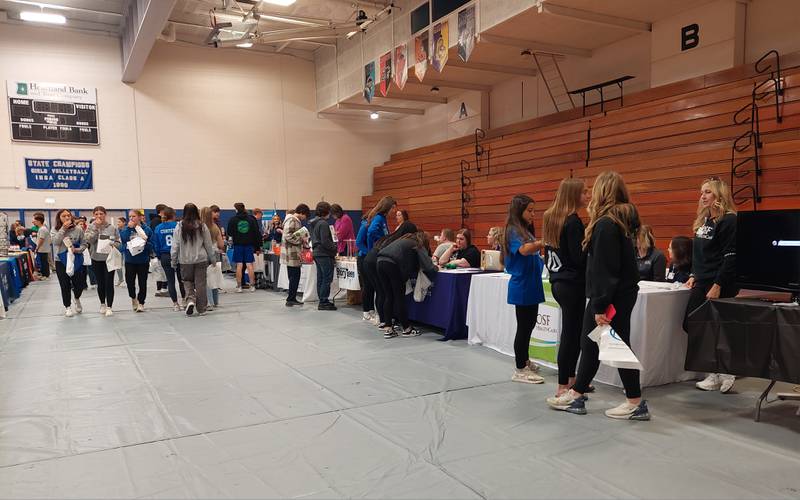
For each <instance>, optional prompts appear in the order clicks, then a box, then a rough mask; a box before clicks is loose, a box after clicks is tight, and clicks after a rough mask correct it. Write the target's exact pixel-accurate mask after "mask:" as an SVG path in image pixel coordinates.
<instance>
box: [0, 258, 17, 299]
mask: <svg viewBox="0 0 800 500" xmlns="http://www.w3.org/2000/svg"><path fill="white" fill-rule="evenodd" d="M0 261H2V262H3V263H5V264H6V266H7V271H6V276H7V277H8V291H9V296H8V297H9V300H11V301H12V302H13V301H14V300H15V299H16V298H17V297H19V296H20V294H21V293H22V274H21V273H20V271H19V262H18V261H17V258H16V257H4V258H2V259H0Z"/></svg>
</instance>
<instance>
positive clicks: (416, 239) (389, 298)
mask: <svg viewBox="0 0 800 500" xmlns="http://www.w3.org/2000/svg"><path fill="white" fill-rule="evenodd" d="M420 270H421V271H422V272H424V273H425V275H426V276H427V277H428V279H430V280H433V279H435V277H436V272H437V271H438V268H437V267H436V266H435V265H434V264H433V260H432V259H431V253H430V241H429V239H428V235H427V234H426V233H424V232H417V233H413V234H406V235H404V236H402V237H401V238H400V239H398V240H396V241H394V242H392V243H390V244H389V245H386V246H385V247H383V249H381V251H380V252H379V253H378V278H379V279H380V281H381V282H382V283H383V284H384V287H385V292H386V295H385V299H384V303H383V313H384V315H385V317H386V320H387V322H388V321H391V320H393V319H394V320H395V322H396V325H397V326H398V328H399V332H398V331H396V330H395V329H394V328H392V327H387V328H385V329H384V334H383V337H384V338H385V339H390V338H393V337H397V335H398V334H399V335H401V336H403V337H416V336H418V335H419V331H417V330H416V329H415V328H412V327H411V322H409V320H408V307H407V305H406V282H407V281H408V280H410V279H412V278H416V277H417V275H418V274H419V272H420Z"/></svg>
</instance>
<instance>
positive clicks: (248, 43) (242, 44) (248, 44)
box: [236, 42, 253, 49]
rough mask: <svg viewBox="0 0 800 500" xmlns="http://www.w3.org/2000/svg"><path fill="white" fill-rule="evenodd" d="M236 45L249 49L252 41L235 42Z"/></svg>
mask: <svg viewBox="0 0 800 500" xmlns="http://www.w3.org/2000/svg"><path fill="white" fill-rule="evenodd" d="M236 46H237V47H239V48H242V49H249V48H250V47H252V46H253V42H242V43H237V44H236Z"/></svg>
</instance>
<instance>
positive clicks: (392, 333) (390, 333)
mask: <svg viewBox="0 0 800 500" xmlns="http://www.w3.org/2000/svg"><path fill="white" fill-rule="evenodd" d="M397 335H398V333H397V330H395V329H394V328H391V329H389V328H386V329H384V330H383V338H385V339H387V340H388V339H393V338H395V337H397Z"/></svg>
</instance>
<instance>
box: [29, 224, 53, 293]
mask: <svg viewBox="0 0 800 500" xmlns="http://www.w3.org/2000/svg"><path fill="white" fill-rule="evenodd" d="M33 220H34V222H35V223H36V226H37V227H38V228H39V229H38V231H36V258H37V259H38V261H39V274H41V275H42V279H43V280H46V279H48V278H50V253H51V252H52V251H53V243H52V240H51V237H50V229H48V227H47V226H45V224H44V214H41V213H37V214H36V215H34V217H33Z"/></svg>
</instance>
